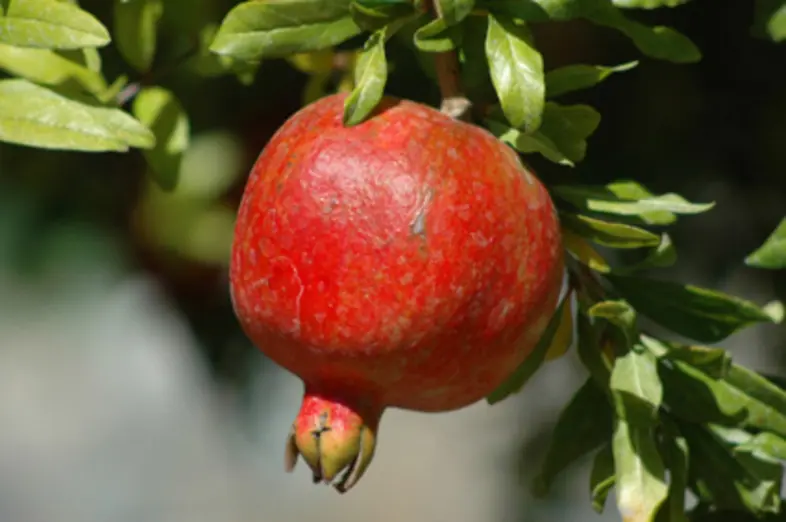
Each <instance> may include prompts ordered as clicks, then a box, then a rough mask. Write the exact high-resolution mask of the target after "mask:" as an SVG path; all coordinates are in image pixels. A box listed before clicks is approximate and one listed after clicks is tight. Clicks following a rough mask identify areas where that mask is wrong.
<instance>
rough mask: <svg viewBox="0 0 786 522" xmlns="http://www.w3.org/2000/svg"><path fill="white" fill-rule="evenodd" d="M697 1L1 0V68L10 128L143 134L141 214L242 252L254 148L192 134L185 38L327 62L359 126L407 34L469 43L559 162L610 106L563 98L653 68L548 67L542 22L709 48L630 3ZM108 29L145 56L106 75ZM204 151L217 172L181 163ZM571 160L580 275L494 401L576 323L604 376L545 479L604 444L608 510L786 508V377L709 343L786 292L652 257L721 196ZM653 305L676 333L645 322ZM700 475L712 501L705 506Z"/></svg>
mask: <svg viewBox="0 0 786 522" xmlns="http://www.w3.org/2000/svg"><path fill="white" fill-rule="evenodd" d="M685 3H687V0H436V5H435V4H434V3H433V2H428V1H425V0H419V1H417V2H414V1H409V0H265V1H258V0H251V1H245V2H239V3H235V4H234V5H233V7H232V8H231V9H229V11H228V12H227V13H223V19H222V20H220V23H217V20H212V19H210V17H209V16H205V17H201V16H193V17H190V16H188V17H186V16H185V15H184V13H182V12H181V11H178V10H177V8H175V7H172V6H173V5H176V4H175V3H173V2H167V1H163V0H115V1H114V3H113V4H112V6H111V7H112V10H111V20H110V21H107V20H100V19H99V18H97V17H96V16H95V15H94V14H91V13H89V12H87V11H86V10H85V9H83V8H81V7H79V5H77V3H76V2H66V1H59V0H25V1H21V0H10V1H6V2H3V3H2V5H3V12H2V17H0V69H2V70H3V71H4V72H5V73H7V74H8V75H10V76H11V77H10V78H7V79H2V80H0V140H2V141H5V142H7V143H13V144H17V145H23V146H27V147H38V148H47V149H59V150H72V151H84V152H107V151H110V152H130V149H140V151H139V152H137V153H138V154H141V157H143V158H144V159H145V161H146V163H147V167H148V168H147V170H148V172H149V174H150V181H151V184H150V185H149V186H147V188H146V190H145V195H144V202H143V204H142V205H141V206H142V209H141V211H140V214H141V216H142V217H141V218H140V219H141V220H142V221H143V222H145V223H146V224H148V225H149V226H148V228H149V229H151V230H153V231H154V232H153V234H152V235H153V237H152V241H153V242H155V243H160V244H162V245H167V246H168V248H170V249H171V250H172V251H174V252H175V253H177V254H178V255H182V256H186V257H188V258H189V259H194V260H197V261H198V262H201V263H205V264H212V265H222V264H225V263H226V258H227V251H228V248H229V246H228V245H229V241H230V240H231V228H232V219H233V216H232V212H231V211H230V210H229V209H227V208H226V207H224V206H221V205H217V204H216V202H215V198H216V197H217V196H216V195H217V194H218V193H220V192H221V190H224V189H226V186H225V185H226V184H228V183H229V182H230V181H229V180H233V179H235V177H236V176H237V175H238V174H237V172H235V170H236V169H234V168H232V169H228V170H227V171H226V172H223V171H222V172H218V170H219V169H215V168H213V164H212V163H211V161H212V159H213V158H215V157H217V156H220V155H226V156H228V157H231V161H228V163H230V164H233V165H234V164H239V163H240V160H239V159H237V158H239V157H241V156H242V152H240V151H238V150H236V149H234V148H233V145H232V143H233V142H232V141H231V139H228V138H227V137H226V136H214V137H213V138H211V139H210V140H207V141H198V140H197V139H196V138H195V139H192V138H191V130H190V129H191V124H190V118H189V109H190V107H189V106H188V105H187V104H186V103H183V102H182V101H181V100H180V99H179V96H178V88H177V86H176V85H177V84H176V82H173V83H172V84H170V83H167V82H165V81H163V80H162V76H163V72H162V69H166V68H165V67H159V65H160V64H161V63H162V62H163V63H166V62H167V60H168V58H171V56H172V55H176V54H178V53H177V52H175V50H177V51H182V50H183V49H180V48H179V47H178V45H180V44H182V42H183V41H193V42H194V46H193V48H192V49H190V50H189V49H186V50H187V51H188V52H187V53H185V56H186V58H185V59H184V61H185V63H182V64H178V63H175V64H174V65H175V66H179V65H187V66H188V67H189V71H190V72H192V73H193V74H196V75H199V76H204V77H214V76H222V75H230V76H234V77H235V78H236V79H237V81H240V82H242V83H244V84H246V85H250V84H252V83H254V82H255V81H256V72H257V69H258V67H259V66H260V63H261V62H262V61H263V60H274V59H279V58H286V59H287V60H288V61H289V63H290V64H291V65H292V66H293V67H295V68H297V69H298V70H299V71H300V72H302V73H303V74H306V75H308V76H309V80H308V83H307V89H306V92H304V93H303V97H304V100H306V101H311V100H314V99H316V98H318V97H320V96H323V95H325V94H329V93H330V92H335V91H337V90H339V91H343V92H345V93H347V96H346V99H345V112H344V123H345V124H346V125H359V124H362V123H363V122H364V121H367V120H368V119H369V118H373V115H374V112H375V110H376V109H377V107H378V106H379V103H380V100H381V99H382V97H383V95H384V94H385V91H386V87H387V85H388V79H389V78H388V75H389V74H395V71H394V67H393V66H394V65H396V64H395V63H393V60H395V58H394V56H399V55H398V54H394V53H393V52H392V51H393V49H392V48H393V47H394V46H406V47H407V48H408V51H410V52H414V53H416V56H417V57H418V63H419V64H420V65H421V66H422V68H423V70H424V72H425V74H426V76H428V77H429V78H432V79H436V77H437V76H438V75H437V74H436V69H437V68H436V67H435V60H436V59H437V58H438V57H439V56H440V53H455V55H456V58H457V61H458V63H459V64H460V71H458V76H459V78H460V79H461V81H462V83H463V84H464V85H463V87H464V91H465V92H466V93H467V94H468V96H469V97H470V98H471V101H472V102H474V103H475V108H476V109H478V110H477V111H476V113H475V114H474V116H475V121H474V123H475V124H477V125H482V126H484V127H485V128H487V129H488V130H489V131H490V132H491V133H492V134H494V135H495V136H497V137H498V138H499V139H500V140H501V141H503V142H505V143H507V144H508V145H510V146H511V147H512V148H513V149H514V150H516V151H517V152H518V153H520V154H522V155H523V156H525V157H527V156H528V155H531V154H537V155H539V156H542V157H543V158H545V159H546V160H548V161H550V162H552V163H554V164H555V165H556V167H555V168H556V169H559V168H560V167H563V166H564V167H577V166H579V167H580V164H581V162H582V161H583V160H584V158H585V157H586V155H587V149H588V147H589V145H590V144H591V143H592V137H593V134H594V133H595V131H596V130H597V129H598V127H599V125H600V123H601V115H600V114H599V113H598V111H596V110H595V109H594V108H593V107H591V106H589V105H586V104H582V103H573V104H571V105H567V104H562V103H558V101H555V100H556V99H557V98H559V97H561V96H565V95H567V94H572V95H574V96H579V95H580V94H581V91H582V90H584V89H589V88H597V89H602V88H604V86H603V84H604V82H606V81H607V80H608V81H613V79H614V78H616V77H617V76H618V75H619V74H623V73H626V74H636V66H637V65H638V64H639V61H640V60H634V61H630V62H627V63H623V64H620V65H616V66H609V65H598V64H591V63H580V64H569V65H565V66H562V67H558V68H549V64H550V61H549V56H548V54H547V53H545V52H544V51H543V50H542V49H541V47H540V46H539V43H538V41H537V40H536V38H535V37H534V36H533V35H536V34H538V31H537V29H538V24H543V23H548V24H549V26H551V27H560V24H562V23H563V22H567V21H572V20H577V19H582V20H584V21H585V22H589V23H590V24H594V25H595V26H597V27H599V28H601V29H602V30H608V29H611V30H614V31H617V32H619V33H621V34H623V35H625V36H626V37H627V38H628V39H629V40H630V43H631V45H630V49H629V52H631V53H636V52H638V53H640V54H641V55H642V56H641V57H640V58H641V61H644V60H650V59H657V60H665V61H668V62H672V63H673V64H689V63H694V62H696V61H698V60H700V58H701V52H700V50H699V49H698V48H697V47H696V45H695V44H694V43H693V42H692V41H691V40H690V39H689V38H688V37H687V36H685V35H682V34H680V33H679V32H677V31H675V30H674V29H672V28H669V27H663V26H649V25H645V24H643V23H641V22H639V21H638V19H637V15H636V13H635V12H630V11H628V10H652V9H658V8H678V7H679V6H680V5H682V4H685ZM172 9H175V11H174V12H173V11H171V10H172ZM195 11H197V9H195ZM752 14H755V22H754V26H753V28H752V30H753V32H754V34H756V35H758V36H760V37H763V38H767V39H769V40H772V41H776V42H779V41H783V40H784V39H786V3H784V1H783V0H758V1H757V2H756V7H755V13H753V9H752ZM184 17H185V18H187V20H185V21H184V20H182V18H184ZM173 20H174V22H173ZM110 22H111V23H110ZM167 23H169V24H170V25H166V27H167V31H169V30H170V28H171V27H176V28H179V30H182V31H185V29H183V28H184V27H188V28H189V29H188V30H189V31H191V30H193V34H191V33H189V34H179V35H170V34H168V33H167V35H166V36H167V38H163V37H162V34H161V31H162V28H163V27H164V26H165V24H167ZM105 24H108V26H109V27H111V29H112V31H111V34H110V31H108V30H107V28H106V27H107V25H105ZM566 30H568V29H567V28H566ZM394 35H396V38H395V39H393V38H392V37H393V36H394ZM170 36H172V38H171V39H170V38H169V37H170ZM169 40H172V42H177V45H176V44H173V43H172V42H170V41H169ZM364 41H365V43H362V42H364ZM110 44H111V45H112V46H114V48H115V49H114V50H115V51H117V52H116V53H115V54H116V55H119V56H120V57H122V59H123V60H124V62H125V63H124V64H122V65H123V71H122V72H124V73H125V74H118V75H117V76H114V77H107V76H106V73H105V71H104V69H103V67H102V61H101V55H100V54H99V51H98V49H99V48H102V47H105V46H108V45H110ZM339 46H340V49H339V48H338V47H339ZM395 50H398V49H395ZM339 58H340V59H339ZM389 59H390V60H391V61H390V62H389ZM339 62H340V63H342V64H343V65H340V66H339V65H337V63H339ZM107 69H112V70H117V69H116V68H107ZM164 72H165V71H164ZM442 80H443V81H444V78H443V79H442ZM265 81H267V80H265ZM164 85H166V87H164ZM431 87H432V86H424V87H423V91H424V92H425V91H428V90H429V88H431ZM195 119H196V118H195ZM234 147H238V145H237V144H234ZM224 159H226V158H224ZM186 163H190V164H192V167H193V169H192V170H193V171H194V172H198V174H197V178H199V179H190V180H184V179H182V176H181V171H185V170H187V169H185V168H184V167H183V165H184V164H186ZM563 170H564V169H563ZM230 171H231V172H230ZM565 179H566V178H560V182H559V183H557V184H553V185H551V186H550V187H549V189H550V191H551V193H552V194H553V196H554V200H555V204H556V205H557V207H558V211H559V215H560V220H561V225H562V233H563V240H564V241H563V242H564V246H565V255H566V258H567V266H568V291H567V292H566V294H565V297H564V298H563V299H562V300H561V302H560V304H559V306H558V307H557V309H556V311H555V312H554V314H553V316H552V317H551V320H550V321H549V323H548V325H547V327H546V329H545V332H544V334H543V335H542V337H541V339H540V341H539V342H538V344H537V345H536V346H535V348H534V350H533V352H532V353H531V355H530V356H529V358H528V359H527V360H526V361H525V362H524V363H523V364H522V365H521V366H520V367H519V368H517V369H516V370H515V371H514V372H513V373H512V374H511V376H510V377H509V379H508V380H507V381H506V382H505V383H504V384H503V385H502V386H500V387H499V389H497V390H496V391H495V392H493V393H492V394H491V395H490V396H489V397H488V402H489V403H492V404H493V403H497V402H499V401H501V400H503V399H505V398H507V397H509V396H510V395H512V394H514V393H516V392H518V391H519V390H521V389H522V388H524V387H525V386H526V383H527V382H528V381H529V379H530V378H531V377H532V376H533V375H534V374H535V372H536V371H538V370H539V369H541V368H542V367H543V365H544V364H545V363H546V362H547V361H548V360H549V359H550V355H549V354H556V355H557V356H559V355H560V354H562V353H563V352H564V351H565V349H566V347H567V346H568V345H569V344H570V343H571V342H572V341H573V340H575V348H576V352H577V355H578V358H579V359H580V361H581V363H582V364H583V366H584V368H585V369H586V372H587V377H586V380H585V382H584V384H583V385H582V386H581V387H580V388H579V389H578V391H577V392H576V393H575V395H574V396H573V398H572V400H571V401H570V402H569V404H568V405H567V406H566V407H565V409H564V410H563V412H562V414H561V415H560V417H559V419H558V422H557V424H556V426H555V428H554V433H553V437H552V440H551V444H550V446H549V449H548V451H547V452H546V454H545V455H544V458H543V463H542V468H541V471H540V473H539V474H538V476H537V479H536V480H535V483H534V484H533V488H534V490H535V492H536V493H538V494H542V495H545V494H547V493H548V491H549V488H550V486H551V485H552V483H553V482H554V480H555V477H557V476H558V475H559V474H560V473H563V472H565V471H566V470H567V469H569V467H570V465H571V464H572V463H574V462H575V461H577V460H578V459H580V458H582V457H584V456H588V455H591V454H594V456H593V459H594V460H593V465H592V470H591V473H590V477H589V492H590V497H591V501H592V505H593V507H594V509H595V510H597V511H602V510H603V509H604V506H605V504H606V500H607V497H608V495H609V493H610V492H611V491H612V490H614V491H615V497H616V500H617V508H618V510H619V511H620V512H621V513H622V515H623V517H625V519H626V521H630V522H644V521H647V522H650V521H655V522H684V521H686V520H689V519H690V520H702V519H703V518H702V517H705V516H706V515H707V514H708V513H713V512H715V511H723V510H725V511H727V512H729V511H731V512H733V513H734V516H735V517H736V518H735V520H744V517H745V516H746V514H751V515H753V516H764V515H769V514H776V513H777V514H779V515H780V516H782V515H783V512H782V511H781V499H780V487H781V475H782V466H781V464H782V462H783V461H784V460H786V392H784V390H783V388H781V385H780V384H775V382H774V380H770V379H765V378H764V377H762V376H761V375H760V374H758V373H756V372H754V371H752V370H749V369H746V368H744V367H742V366H740V365H738V364H736V363H735V362H734V361H733V360H732V358H731V356H730V354H729V353H728V352H727V351H726V350H724V349H723V348H721V347H717V346H705V344H714V343H718V342H720V341H723V340H725V339H726V338H728V337H729V336H731V335H733V334H735V333H737V332H739V331H740V330H743V329H745V328H748V327H751V326H753V325H766V324H774V323H778V322H780V321H781V320H782V318H783V306H782V304H780V303H777V302H775V303H770V304H768V305H765V306H760V305H758V304H756V303H753V302H751V301H748V300H746V299H742V298H740V297H736V296H731V295H727V294H724V293H721V292H717V291H715V290H712V289H708V288H700V287H697V286H694V285H689V284H683V283H678V282H674V281H669V280H664V279H663V278H658V277H654V276H652V275H651V274H649V273H648V272H649V271H650V270H653V269H659V268H662V267H666V266H670V265H672V264H674V263H676V262H677V257H678V256H677V246H678V245H675V243H674V242H673V241H672V236H671V235H670V234H669V232H668V229H667V227H669V226H671V225H673V224H674V223H675V222H676V221H677V220H678V219H683V218H684V217H688V216H697V215H700V214H702V213H704V212H708V211H710V210H713V209H714V206H715V204H714V203H712V202H707V203H703V202H701V203H697V202H692V201H690V200H689V199H687V198H685V197H683V196H681V195H679V194H675V193H664V194H656V193H653V192H652V191H650V190H649V189H648V188H647V187H645V186H644V185H642V184H641V183H639V182H636V181H632V180H627V179H624V180H618V181H614V182H612V183H607V184H605V185H600V184H597V183H594V182H593V180H591V179H589V178H588V177H587V176H586V175H583V174H582V177H581V178H580V182H576V183H568V182H566V181H565ZM153 183H154V184H153ZM172 209H176V210H177V215H176V216H175V215H174V214H173V213H172ZM151 223H152V224H153V225H150V224H151ZM675 237H676V236H675ZM200 238H210V241H207V240H205V241H200V240H199V239H200ZM208 242H210V243H211V244H218V245H219V247H218V248H215V247H208V246H207V243H208ZM785 245H786V221H782V222H781V224H780V225H779V226H778V227H777V229H776V230H775V231H774V232H773V233H772V234H771V236H770V237H769V238H768V239H767V240H766V241H765V242H764V243H763V244H762V245H761V246H760V247H759V248H758V249H756V251H755V252H753V253H751V254H750V255H749V256H748V257H747V258H746V260H745V262H746V263H747V264H748V265H749V266H751V267H757V268H764V269H773V270H780V269H784V268H786V246H785ZM596 247H599V248H601V250H596V249H595V248H596ZM606 249H612V250H615V251H620V250H624V251H625V253H626V254H632V255H634V256H635V255H636V254H638V257H637V258H633V260H632V261H631V260H627V261H626V262H625V263H622V262H618V261H614V262H612V261H613V259H612V258H611V257H609V259H606V258H605V257H604V256H603V255H601V252H604V251H606ZM604 255H605V254H604ZM574 303H575V306H574ZM642 318H646V319H647V320H648V321H649V323H650V324H651V323H655V324H657V325H658V327H659V328H660V331H661V332H662V333H660V334H659V335H654V334H652V333H648V332H645V331H643V330H642V326H641V325H642ZM574 326H575V328H574ZM574 329H575V332H574ZM672 334H674V337H675V338H676V339H674V338H670V336H671V335H672ZM694 343H696V344H694ZM686 492H690V493H692V494H693V495H695V496H696V497H697V498H698V499H699V500H700V505H699V508H697V510H694V512H693V513H691V514H688V513H686V508H685V493H686ZM689 516H690V518H688V517H689Z"/></svg>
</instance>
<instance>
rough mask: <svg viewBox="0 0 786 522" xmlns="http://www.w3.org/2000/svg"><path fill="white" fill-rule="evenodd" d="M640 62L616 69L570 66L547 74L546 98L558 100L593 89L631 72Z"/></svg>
mask: <svg viewBox="0 0 786 522" xmlns="http://www.w3.org/2000/svg"><path fill="white" fill-rule="evenodd" d="M638 64H639V62H638V61H633V62H628V63H623V64H620V65H617V66H614V67H605V66H603V65H568V66H566V67H560V68H559V69H554V70H552V71H549V72H547V73H546V96H547V97H549V98H556V97H557V96H562V95H563V94H567V93H569V92H573V91H578V90H581V89H587V88H589V87H593V86H595V85H597V84H599V83H600V82H602V81H603V80H605V79H606V78H608V77H609V76H611V75H612V74H614V73H619V72H625V71H630V70H631V69H633V68H634V67H636V66H637V65H638Z"/></svg>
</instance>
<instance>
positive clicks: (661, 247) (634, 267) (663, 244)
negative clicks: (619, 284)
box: [615, 233, 677, 274]
mask: <svg viewBox="0 0 786 522" xmlns="http://www.w3.org/2000/svg"><path fill="white" fill-rule="evenodd" d="M676 261H677V249H676V248H674V244H673V243H672V242H671V237H670V236H669V235H668V234H666V233H663V234H661V236H660V242H659V243H658V244H657V246H655V247H654V248H652V249H650V251H649V252H648V253H647V256H646V257H645V258H644V259H642V260H641V261H639V262H637V263H633V264H631V265H628V266H625V267H622V268H618V269H617V270H615V271H616V272H618V273H620V274H631V273H633V272H637V271H639V270H646V269H649V268H660V267H666V266H671V265H673V264H674V263H675V262H676Z"/></svg>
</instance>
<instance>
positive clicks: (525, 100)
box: [486, 16, 546, 132]
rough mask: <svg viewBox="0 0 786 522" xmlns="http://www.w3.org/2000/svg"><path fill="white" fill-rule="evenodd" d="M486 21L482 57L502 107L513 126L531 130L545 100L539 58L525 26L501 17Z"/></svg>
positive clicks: (535, 128) (537, 123)
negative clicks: (484, 58) (487, 66)
mask: <svg viewBox="0 0 786 522" xmlns="http://www.w3.org/2000/svg"><path fill="white" fill-rule="evenodd" d="M488 22H489V26H488V33H487V34H486V58H487V60H488V64H489V71H490V72H491V80H492V82H493V84H494V88H495V89H496V91H497V95H498V97H499V100H500V104H501V105H502V110H503V112H504V113H505V117H506V118H507V119H508V121H509V122H510V124H511V125H512V126H513V127H515V128H517V129H522V130H523V131H524V132H534V131H535V130H537V129H538V127H540V123H541V120H542V117H543V110H544V106H545V101H546V100H545V84H544V74H543V58H542V57H541V55H540V53H539V52H538V50H537V49H535V47H534V46H533V44H532V36H531V35H530V32H529V29H528V28H527V27H526V26H524V25H519V24H516V23H515V22H514V21H513V20H512V19H510V18H508V17H503V16H489V17H488Z"/></svg>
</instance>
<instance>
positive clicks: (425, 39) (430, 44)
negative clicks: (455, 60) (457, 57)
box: [414, 18, 464, 53]
mask: <svg viewBox="0 0 786 522" xmlns="http://www.w3.org/2000/svg"><path fill="white" fill-rule="evenodd" d="M463 34H464V33H463V31H462V27H461V26H456V25H452V26H451V25H447V23H446V22H445V21H444V20H443V19H442V18H437V19H435V20H432V21H431V22H429V23H427V24H426V25H424V26H423V27H421V28H420V29H418V30H417V31H416V32H415V36H414V42H415V46H416V47H417V48H418V49H420V50H421V51H426V52H429V53H441V52H446V51H452V50H453V49H456V48H457V47H459V46H460V45H461V42H462V37H463Z"/></svg>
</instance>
